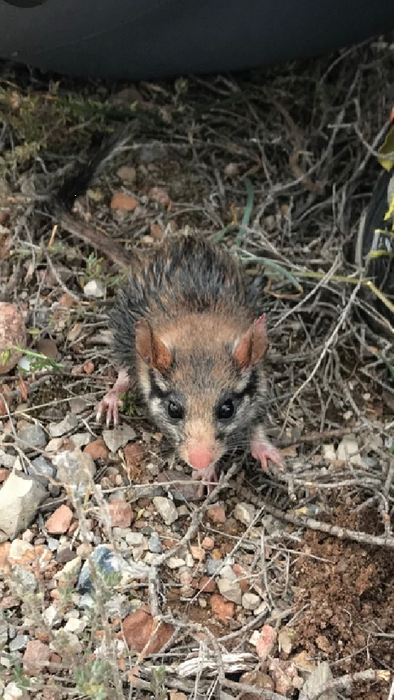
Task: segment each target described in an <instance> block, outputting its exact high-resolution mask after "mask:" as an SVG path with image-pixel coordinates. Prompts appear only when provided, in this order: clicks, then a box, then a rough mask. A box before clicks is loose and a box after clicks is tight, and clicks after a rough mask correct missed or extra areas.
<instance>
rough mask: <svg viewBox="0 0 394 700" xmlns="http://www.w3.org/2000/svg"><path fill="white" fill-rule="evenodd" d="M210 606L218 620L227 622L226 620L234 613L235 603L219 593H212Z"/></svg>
mask: <svg viewBox="0 0 394 700" xmlns="http://www.w3.org/2000/svg"><path fill="white" fill-rule="evenodd" d="M211 608H212V612H213V614H214V615H215V617H217V618H218V620H221V621H222V622H227V620H229V619H230V618H232V617H233V615H234V608H235V604H234V603H232V602H231V601H229V600H226V599H225V598H223V596H222V595H220V594H219V593H214V595H213V596H211Z"/></svg>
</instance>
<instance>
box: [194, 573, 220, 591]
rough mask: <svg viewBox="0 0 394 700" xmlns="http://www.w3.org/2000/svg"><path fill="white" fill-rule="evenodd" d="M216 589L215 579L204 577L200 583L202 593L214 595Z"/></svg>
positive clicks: (199, 587)
mask: <svg viewBox="0 0 394 700" xmlns="http://www.w3.org/2000/svg"><path fill="white" fill-rule="evenodd" d="M215 589H216V583H215V581H214V580H213V578H208V576H203V577H202V578H201V579H200V580H199V582H198V590H199V591H201V592H202V593H214V591H215Z"/></svg>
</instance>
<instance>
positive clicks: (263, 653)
mask: <svg viewBox="0 0 394 700" xmlns="http://www.w3.org/2000/svg"><path fill="white" fill-rule="evenodd" d="M276 636H277V633H276V630H274V628H273V627H271V626H270V625H264V626H263V628H262V630H261V632H260V637H259V639H258V641H257V644H256V651H257V654H258V655H259V658H260V659H261V660H262V661H264V660H265V659H266V658H267V656H269V655H270V653H271V651H272V649H273V647H274V644H275V642H276Z"/></svg>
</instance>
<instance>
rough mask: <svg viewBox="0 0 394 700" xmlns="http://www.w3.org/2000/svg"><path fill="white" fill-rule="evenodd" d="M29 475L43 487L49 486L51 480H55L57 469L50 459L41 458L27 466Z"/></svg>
mask: <svg viewBox="0 0 394 700" xmlns="http://www.w3.org/2000/svg"><path fill="white" fill-rule="evenodd" d="M27 473H28V474H29V475H30V476H32V477H33V478H34V479H36V480H37V481H38V482H39V483H40V484H42V486H47V485H48V481H49V479H54V478H55V477H56V467H54V465H53V464H52V462H50V461H49V459H45V457H41V456H40V457H36V458H35V459H33V460H32V461H31V464H28V465H27ZM41 475H42V476H41ZM46 477H48V478H46Z"/></svg>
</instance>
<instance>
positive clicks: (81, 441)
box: [71, 432, 90, 447]
mask: <svg viewBox="0 0 394 700" xmlns="http://www.w3.org/2000/svg"><path fill="white" fill-rule="evenodd" d="M71 439H72V441H73V444H74V445H75V446H76V447H85V445H87V444H88V442H89V440H90V433H87V432H86V433H74V434H73V436H72V438H71Z"/></svg>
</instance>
